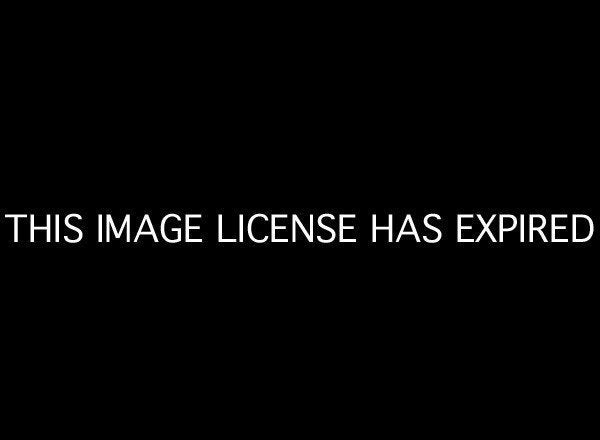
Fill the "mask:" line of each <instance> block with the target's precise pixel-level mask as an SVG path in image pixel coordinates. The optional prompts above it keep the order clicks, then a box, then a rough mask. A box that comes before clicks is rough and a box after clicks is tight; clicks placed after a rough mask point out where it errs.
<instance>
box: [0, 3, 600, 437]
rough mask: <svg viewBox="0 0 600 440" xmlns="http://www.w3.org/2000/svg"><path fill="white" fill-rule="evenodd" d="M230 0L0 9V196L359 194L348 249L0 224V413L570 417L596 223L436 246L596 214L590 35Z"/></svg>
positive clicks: (580, 367)
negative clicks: (85, 234)
mask: <svg viewBox="0 0 600 440" xmlns="http://www.w3.org/2000/svg"><path fill="white" fill-rule="evenodd" d="M52 12H57V11H52ZM153 12H157V11H153ZM163 12H164V11H163ZM247 12H248V14H247V13H246V12H240V11H239V10H237V9H236V11H233V10H232V11H228V12H227V13H225V14H224V15H223V14H221V15H216V14H215V13H214V12H212V11H211V12H207V11H204V12H195V13H193V14H190V15H188V14H186V13H184V12H183V11H180V12H177V13H175V15H173V16H171V15H170V14H169V15H167V14H166V13H165V15H164V16H163V14H162V12H161V14H159V15H160V18H156V16H155V15H152V17H150V16H147V15H146V13H145V12H144V13H141V12H140V11H137V12H136V13H133V14H127V15H126V14H125V13H124V12H122V13H119V14H114V16H112V15H111V16H110V17H107V18H102V19H100V18H99V17H100V15H97V14H100V12H97V13H96V12H95V13H94V14H92V15H85V19H83V18H82V16H78V18H77V19H75V18H74V19H66V22H65V23H63V22H62V21H57V20H50V19H48V16H46V17H45V16H44V14H43V13H41V14H40V16H36V17H35V19H34V18H33V15H36V14H34V13H33V12H32V11H30V12H28V14H26V15H25V16H23V17H24V19H25V20H24V21H19V23H18V24H16V25H15V26H14V29H10V30H8V31H7V39H6V44H5V52H4V55H3V66H4V67H3V70H4V72H3V73H4V74H5V79H4V80H3V85H4V87H3V96H4V99H3V110H4V111H3V124H2V125H3V133H4V136H3V137H4V142H3V156H4V158H3V160H2V173H1V176H2V177H1V179H2V201H1V202H2V205H1V206H2V213H3V214H4V213H5V212H31V213H42V212H43V213H67V212H79V213H83V214H86V215H87V216H89V215H92V214H94V213H96V212H105V211H107V210H110V211H113V212H124V211H131V212H151V213H153V214H155V215H158V214H160V213H163V212H169V211H175V212H179V213H186V212H190V213H202V214H204V215H205V216H206V217H208V218H210V217H211V216H214V215H215V214H216V213H217V212H222V211H229V212H237V211H239V210H243V211H246V212H252V211H256V212H288V213H292V212H294V213H319V212H325V211H328V212H334V213H335V212H356V213H359V215H361V243H360V244H359V245H348V246H342V245H338V246H331V247H326V248H323V247H321V248H317V247H291V246H285V245H283V246H275V245H273V246H268V247H262V248H252V247H244V248H234V249H232V248H227V249H225V248H218V247H216V246H214V245H210V244H207V245H206V246H199V247H175V248H164V247H158V248H154V247H152V246H138V247H129V248H128V247H126V246H124V247H117V248H115V247H111V248H102V247H98V246H95V245H94V244H93V243H88V244H83V245H81V246H76V247H63V246H54V247H53V246H39V247H35V248H31V247H27V246H23V247H20V246H10V245H9V243H8V242H7V240H4V242H3V245H2V254H3V257H5V258H3V263H2V264H3V270H2V273H3V278H4V282H3V284H4V285H5V286H6V287H5V288H3V289H2V291H3V295H2V301H3V303H4V304H3V307H2V311H3V314H4V315H5V319H3V324H4V327H5V331H4V338H3V339H4V341H5V347H6V348H5V355H6V356H5V358H6V362H5V365H7V366H8V367H9V370H10V373H9V374H8V375H7V376H6V382H7V384H8V385H9V386H10V388H11V389H13V388H14V389H15V393H14V394H11V396H14V397H11V404H10V408H11V412H12V413H13V414H15V415H20V416H23V414H31V410H32V409H34V408H35V409H38V410H40V411H39V412H40V413H41V414H45V415H46V417H47V418H45V419H44V420H47V421H46V422H44V423H49V424H52V425H57V426H63V423H67V424H71V423H73V420H74V419H77V420H78V421H83V422H88V423H86V425H87V426H88V427H89V426H99V427H107V426H109V425H112V422H113V421H123V420H128V421H131V420H133V421H134V425H136V426H138V427H148V426H150V427H152V428H153V429H158V426H157V425H160V426H163V427H165V428H166V429H167V430H168V431H171V430H174V429H176V428H180V427H181V426H183V425H184V424H183V422H184V421H191V422H192V423H193V424H201V426H198V427H200V428H202V427H203V426H204V425H203V423H205V420H207V419H208V420H210V421H212V422H213V423H214V422H216V423H217V424H218V425H219V426H221V427H222V429H225V430H230V429H239V428H242V429H251V428H255V427H256V428H261V429H266V428H269V429H273V428H274V427H275V426H276V425H278V424H279V423H281V422H283V423H282V424H283V426H284V427H285V428H286V429H287V430H286V431H282V432H288V431H290V430H291V431H295V430H298V429H306V430H308V432H314V431H313V430H312V429H313V428H312V427H313V426H315V422H317V423H318V422H323V421H328V422H330V423H329V426H330V428H329V429H331V430H332V431H331V432H337V430H340V429H344V428H350V429H357V430H358V429H359V428H363V429H365V430H366V431H365V432H372V431H373V430H375V429H383V428H384V427H386V426H387V425H388V424H389V423H391V424H392V426H395V427H396V428H399V427H400V428H401V427H403V426H407V427H408V425H404V424H403V423H405V422H401V421H402V420H407V419H408V420H410V421H412V422H413V423H416V424H418V425H420V426H421V427H422V428H423V429H426V430H431V429H440V428H441V429H455V428H460V429H465V428H467V427H469V428H471V429H473V428H474V427H475V425H477V424H478V423H481V422H483V425H484V426H485V427H486V428H487V429H488V430H490V429H491V430H497V429H507V430H509V432H512V431H510V430H511V429H512V428H511V427H512V426H514V423H515V422H522V421H525V420H528V421H532V420H533V421H534V423H532V424H531V426H532V428H533V429H540V427H548V426H551V427H553V428H556V429H557V428H558V426H557V425H559V424H560V425H561V426H563V427H566V428H568V429H573V424H572V423H573V419H572V418H571V416H572V415H573V414H576V415H577V417H578V418H579V420H580V421H581V420H583V419H584V418H585V417H586V414H588V411H589V409H586V408H587V405H586V403H585V402H586V396H589V395H590V394H591V393H592V390H593V389H595V388H594V385H593V381H592V375H591V372H592V371H593V369H594V366H595V365H596V364H595V363H594V362H592V359H593V356H592V355H593V348H594V347H593V341H594V339H595V338H596V336H597V327H598V326H597V322H596V320H595V314H596V310H597V304H596V301H595V299H594V297H593V295H594V293H595V290H597V289H596V287H595V284H594V283H593V281H595V279H594V269H595V266H596V262H597V253H596V247H597V238H595V239H594V242H593V243H590V244H587V245H560V244H559V245H552V246H544V245H541V246H522V245H521V246H518V245H515V244H508V245H506V246H486V245H482V246H460V245H458V244H456V243H455V242H454V241H455V240H454V238H455V236H454V225H453V218H454V216H455V215H456V214H457V213H460V212H477V213H487V214H490V213H512V214H518V213H530V212H531V213H545V214H549V213H585V214H588V215H592V216H593V217H594V218H595V220H596V221H597V212H598V211H597V208H596V207H595V205H596V203H595V200H596V199H595V195H594V193H593V188H594V187H595V186H596V184H595V180H596V179H595V178H594V177H595V174H594V161H593V159H592V154H593V152H592V147H593V146H594V145H596V144H597V135H596V133H595V130H594V128H595V121H596V118H597V108H596V107H595V102H596V101H597V85H596V84H595V82H594V81H593V78H595V77H597V69H596V68H595V66H594V65H593V54H594V52H593V49H594V47H593V46H592V44H591V43H592V40H591V39H589V38H590V36H589V35H588V33H591V32H592V29H591V28H589V27H588V26H587V25H586V24H585V23H584V22H583V21H582V19H581V18H580V17H575V18H569V17H567V16H566V15H565V16H563V17H561V19H560V20H559V21H556V19H553V20H550V19H549V18H543V17H542V16H541V15H540V14H539V13H536V14H532V15H527V17H526V18H524V17H525V13H524V11H521V13H520V14H516V15H514V16H513V15H510V14H509V16H506V15H504V14H500V11H496V12H494V13H487V12H483V11H481V13H480V15H477V13H476V12H475V11H469V14H466V11H445V12H441V11H427V12H425V13H420V14H416V13H414V12H412V11H404V12H397V11H395V12H393V13H392V12H385V11H380V12H376V13H374V14H371V13H369V14H367V13H366V11H353V12H354V14H351V15H347V14H346V13H344V14H338V13H332V14H328V15H327V17H326V18H325V14H324V11H321V13H319V14H308V16H307V15H306V14H303V13H301V11H295V12H293V13H284V12H283V11H281V12H280V13H276V12H275V11H272V10H270V11H269V13H268V14H267V13H266V12H265V11H262V12H261V11H255V10H253V11H247ZM305 12H306V11H305ZM338 12H339V11H338ZM446 12H448V13H449V12H453V13H454V15H446ZM538 12H539V11H538ZM69 13H70V14H73V13H74V12H73V11H70V12H69ZM250 13H253V14H251V15H249V14H250ZM75 14H76V13H75ZM278 14H280V15H278ZM470 14H474V15H470ZM184 16H185V18H184ZM69 17H70V15H69ZM102 17H104V15H102ZM257 17H259V18H260V19H259V18H257ZM517 17H518V18H517ZM63 18H65V16H64V15H63ZM375 212H376V213H380V214H387V213H395V214H405V213H413V214H423V213H428V212H438V213H440V214H441V215H443V217H444V219H445V220H446V221H447V225H448V227H447V228H445V229H444V233H445V238H444V241H443V243H441V244H440V245H438V246H420V247H417V246H413V245H411V244H410V243H407V244H406V245H401V246H394V247H377V248H376V247H374V246H371V245H369V244H368V238H369V234H368V229H367V228H366V225H368V223H364V221H365V220H368V218H369V215H370V214H371V213H375ZM363 229H366V232H365V231H363ZM3 233H5V231H3ZM4 237H6V235H4ZM54 411H56V412H58V413H61V414H63V416H62V417H54V416H52V414H53V412H54ZM36 413H38V412H36ZM40 417H41V416H40ZM173 417H174V418H173ZM40 420H41V419H40ZM92 423H93V424H92ZM578 425H579V423H578ZM48 426H50V425H48ZM133 429H139V428H135V427H134V428H133Z"/></svg>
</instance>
